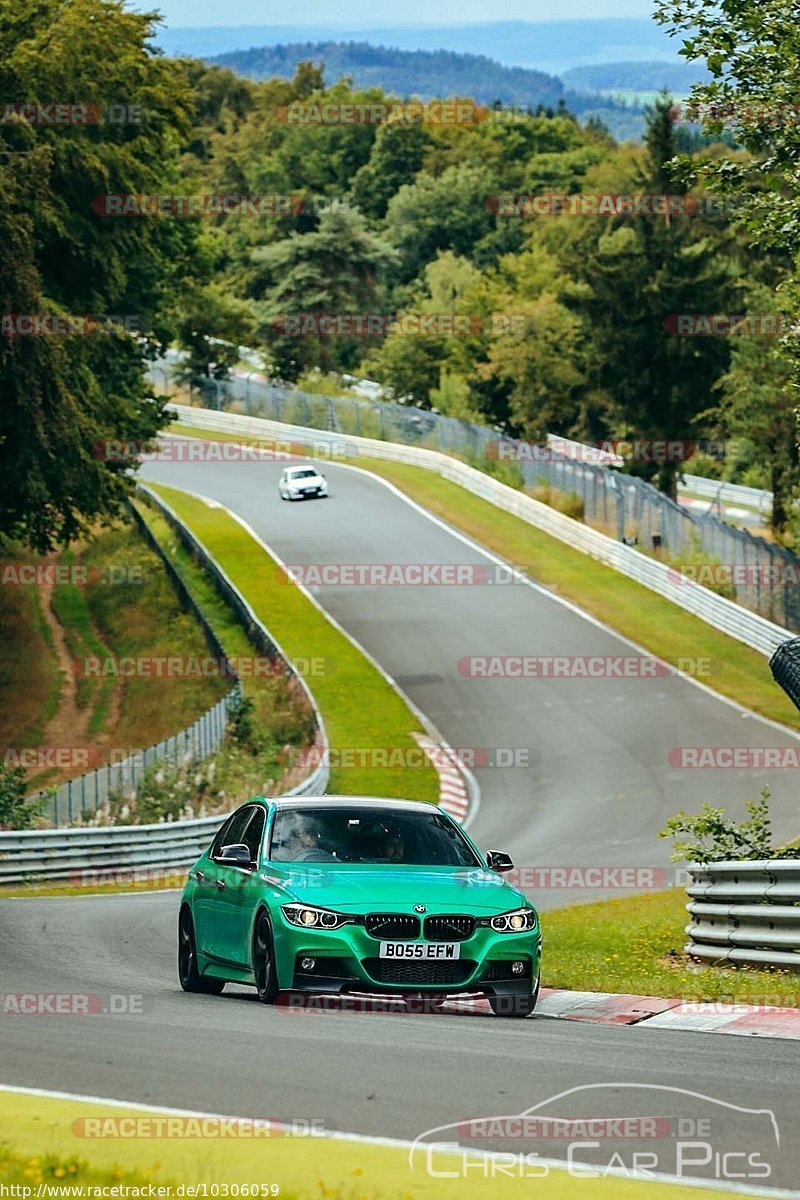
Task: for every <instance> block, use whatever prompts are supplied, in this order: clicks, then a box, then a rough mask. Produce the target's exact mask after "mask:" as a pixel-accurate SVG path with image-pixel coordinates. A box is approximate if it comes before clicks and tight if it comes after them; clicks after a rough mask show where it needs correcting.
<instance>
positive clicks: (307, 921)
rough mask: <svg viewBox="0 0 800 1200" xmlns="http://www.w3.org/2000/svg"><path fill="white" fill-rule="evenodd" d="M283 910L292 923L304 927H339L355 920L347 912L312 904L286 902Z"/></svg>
mask: <svg viewBox="0 0 800 1200" xmlns="http://www.w3.org/2000/svg"><path fill="white" fill-rule="evenodd" d="M281 912H282V913H283V915H284V916H285V917H286V920H287V921H289V922H290V924H292V925H301V926H302V927H303V928H304V929H338V928H339V926H340V925H351V924H352V923H353V920H354V918H353V917H351V916H348V915H347V914H346V913H338V912H333V910H332V909H330V908H314V907H313V906H312V905H310V904H284V905H282V907H281Z"/></svg>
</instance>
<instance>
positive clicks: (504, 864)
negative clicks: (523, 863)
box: [486, 850, 514, 874]
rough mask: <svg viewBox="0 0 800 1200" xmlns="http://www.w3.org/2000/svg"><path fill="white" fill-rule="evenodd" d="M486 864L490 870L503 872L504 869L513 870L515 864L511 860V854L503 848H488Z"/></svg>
mask: <svg viewBox="0 0 800 1200" xmlns="http://www.w3.org/2000/svg"><path fill="white" fill-rule="evenodd" d="M486 865H487V867H488V868H489V870H490V871H499V872H500V873H501V874H502V873H503V872H504V871H513V870H514V864H513V862H512V861H511V856H510V855H509V854H506V853H505V851H503V850H487V851H486Z"/></svg>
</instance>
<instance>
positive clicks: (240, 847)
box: [215, 842, 253, 868]
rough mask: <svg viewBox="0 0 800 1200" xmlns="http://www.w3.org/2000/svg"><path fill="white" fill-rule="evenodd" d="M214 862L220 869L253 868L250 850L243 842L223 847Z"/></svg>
mask: <svg viewBox="0 0 800 1200" xmlns="http://www.w3.org/2000/svg"><path fill="white" fill-rule="evenodd" d="M215 861H216V862H218V863H219V864H220V866H222V867H248V868H249V867H252V866H253V860H252V859H251V857H250V850H249V848H248V847H247V846H245V845H244V843H243V842H237V843H235V844H234V845H232V846H223V847H222V850H221V851H220V853H219V854H218V855H217V857H216V860H215Z"/></svg>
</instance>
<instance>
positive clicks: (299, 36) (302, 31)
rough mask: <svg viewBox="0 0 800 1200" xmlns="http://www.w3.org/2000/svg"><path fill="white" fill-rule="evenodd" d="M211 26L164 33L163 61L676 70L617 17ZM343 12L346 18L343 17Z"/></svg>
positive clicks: (645, 25) (668, 51)
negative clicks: (384, 57)
mask: <svg viewBox="0 0 800 1200" xmlns="http://www.w3.org/2000/svg"><path fill="white" fill-rule="evenodd" d="M301 11H302V10H301V8H300V6H298V22H297V24H296V25H216V26H206V27H203V26H197V27H187V28H184V29H181V28H175V29H170V28H166V29H164V28H162V29H159V30H158V32H157V33H156V39H155V40H156V42H157V43H158V45H159V46H161V48H162V49H163V50H164V52H165V53H167V54H191V55H194V56H196V57H197V58H208V57H210V56H211V55H216V54H226V53H228V52H229V51H230V50H246V49H247V48H248V46H274V45H277V44H278V43H281V44H286V43H295V42H353V41H354V42H370V43H371V44H372V45H382V46H395V47H396V48H397V49H398V50H453V51H455V52H456V53H458V54H481V55H486V57H487V58H492V59H494V60H495V61H496V62H500V63H503V64H504V65H505V66H511V67H528V68H529V69H531V70H536V71H546V72H548V73H549V74H552V75H561V74H562V73H563V72H564V71H567V70H569V69H570V68H571V67H577V66H583V65H586V64H591V63H597V64H601V65H602V64H604V63H616V62H623V61H625V62H644V61H653V60H655V59H663V60H665V61H670V62H675V63H677V62H680V61H681V60H680V59H679V58H678V54H677V47H676V43H675V41H674V40H673V39H671V38H670V37H669V35H668V34H667V32H666V30H665V29H664V28H662V27H661V26H660V25H656V23H655V21H653V20H650V19H641V18H640V19H628V18H621V17H612V18H606V19H602V18H594V19H591V20H573V21H486V22H480V23H478V22H472V23H470V24H463V25H397V26H393V27H389V26H386V25H377V24H376V25H374V26H371V27H370V26H365V25H356V24H350V25H348V24H347V23H346V21H342V20H340V21H338V22H336V21H333V22H331V23H330V24H325V25H322V24H317V23H313V24H312V23H309V22H308V21H306V22H305V24H303V22H302V17H301ZM342 11H344V10H342Z"/></svg>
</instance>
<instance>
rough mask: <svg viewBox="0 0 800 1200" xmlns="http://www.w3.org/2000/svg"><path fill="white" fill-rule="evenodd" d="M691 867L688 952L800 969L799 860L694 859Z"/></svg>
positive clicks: (706, 957)
mask: <svg viewBox="0 0 800 1200" xmlns="http://www.w3.org/2000/svg"><path fill="white" fill-rule="evenodd" d="M687 869H688V872H689V876H690V879H691V883H690V884H689V885H688V887H687V888H686V892H687V895H688V896H689V903H688V904H687V905H686V909H687V911H688V912H689V914H690V916H691V923H690V924H689V925H687V926H686V933H687V935H688V937H689V941H688V942H687V944H686V946H685V950H686V953H687V954H690V955H691V956H692V957H693V958H700V959H703V960H704V961H705V962H711V963H720V964H721V963H747V964H750V965H753V966H772V967H784V968H786V967H791V968H794V969H795V970H800V859H768V860H752V861H748V860H743V861H739V862H716V863H690V864H689V866H688V868H687Z"/></svg>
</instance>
